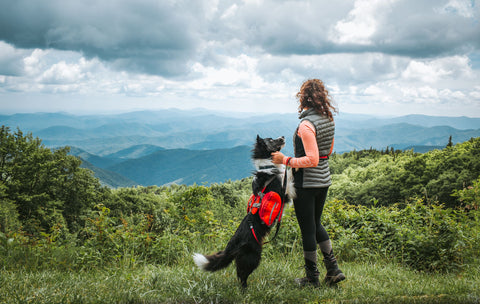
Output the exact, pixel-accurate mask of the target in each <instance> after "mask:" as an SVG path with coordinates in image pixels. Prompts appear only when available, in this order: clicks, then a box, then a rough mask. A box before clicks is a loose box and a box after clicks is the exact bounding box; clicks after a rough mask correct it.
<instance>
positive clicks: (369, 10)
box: [329, 0, 397, 45]
mask: <svg viewBox="0 0 480 304" xmlns="http://www.w3.org/2000/svg"><path fill="white" fill-rule="evenodd" d="M396 1H397V0H357V1H355V5H354V8H353V9H352V10H351V11H350V12H349V13H348V16H347V17H346V18H345V19H342V20H339V21H338V22H337V23H336V24H335V26H334V27H333V28H332V29H331V30H330V32H329V39H330V40H331V41H333V42H335V43H340V44H349V43H350V44H360V45H370V44H372V43H373V41H372V36H373V35H374V34H375V33H376V32H377V30H378V27H379V25H380V21H381V20H382V19H384V18H385V14H386V13H388V12H389V11H390V6H391V5H392V3H394V2H396Z"/></svg>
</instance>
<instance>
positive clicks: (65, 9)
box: [0, 0, 203, 75]
mask: <svg viewBox="0 0 480 304" xmlns="http://www.w3.org/2000/svg"><path fill="white" fill-rule="evenodd" d="M188 2H189V3H187V1H153V0H152V1H147V0H142V1H126V0H120V1H65V0H53V1H31V0H15V1H3V3H2V5H1V9H0V40H4V41H6V42H7V43H10V44H12V45H15V46H16V47H19V48H53V49H59V50H73V51H79V52H82V53H83V54H85V55H86V56H87V57H99V58H100V59H102V60H105V61H107V62H111V63H113V65H114V66H117V67H119V68H122V69H128V70H134V71H139V72H145V73H151V74H163V75H178V74H182V73H183V72H185V69H186V67H185V65H186V62H187V61H188V60H189V59H190V57H191V56H192V54H194V51H195V48H196V46H197V44H198V43H199V41H200V40H199V37H198V34H197V33H198V32H199V31H201V27H202V24H201V23H199V22H197V21H198V18H197V16H196V14H197V13H198V14H200V15H201V14H202V10H203V7H202V6H201V5H196V4H195V3H197V2H193V3H190V1H188ZM198 3H200V2H198Z"/></svg>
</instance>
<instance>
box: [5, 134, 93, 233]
mask: <svg viewBox="0 0 480 304" xmlns="http://www.w3.org/2000/svg"><path fill="white" fill-rule="evenodd" d="M68 151H69V148H68V147H65V148H61V149H57V150H54V151H52V150H50V149H48V148H46V147H45V146H44V145H43V144H42V143H41V140H40V139H38V138H33V136H32V134H31V133H29V134H27V135H24V134H23V133H22V131H20V130H17V131H16V132H14V133H12V132H10V128H8V127H5V126H2V127H1V128H0V185H1V187H3V189H4V190H3V197H2V198H1V199H2V204H5V202H8V201H10V202H13V203H14V204H15V206H16V211H17V213H18V219H19V220H20V222H21V223H22V226H23V228H24V230H25V231H26V232H27V233H30V234H32V235H36V234H38V232H39V231H49V230H50V228H51V227H53V225H56V224H60V225H62V226H68V227H69V228H70V229H75V227H77V226H78V224H79V221H81V215H82V213H84V212H85V210H86V209H88V208H89V207H91V206H93V204H94V203H95V199H96V196H97V194H98V191H99V190H100V183H99V181H98V180H97V179H95V178H94V177H93V173H92V172H91V171H90V170H87V169H82V168H80V164H81V161H80V160H79V159H78V158H76V157H74V156H71V155H68Z"/></svg>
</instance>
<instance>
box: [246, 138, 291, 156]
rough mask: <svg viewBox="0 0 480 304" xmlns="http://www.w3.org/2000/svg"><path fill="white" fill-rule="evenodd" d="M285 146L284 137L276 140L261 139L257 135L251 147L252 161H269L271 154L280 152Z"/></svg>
mask: <svg viewBox="0 0 480 304" xmlns="http://www.w3.org/2000/svg"><path fill="white" fill-rule="evenodd" d="M284 146H285V137H283V136H281V137H279V138H277V139H273V138H268V137H267V138H261V137H260V136H259V135H257V141H256V142H255V145H254V147H253V159H269V158H271V157H272V153H273V152H277V151H280V150H281V149H282V148H283V147H284Z"/></svg>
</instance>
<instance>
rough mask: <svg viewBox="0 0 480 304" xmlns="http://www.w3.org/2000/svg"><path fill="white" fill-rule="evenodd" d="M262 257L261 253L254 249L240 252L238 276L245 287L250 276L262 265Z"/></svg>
mask: <svg viewBox="0 0 480 304" xmlns="http://www.w3.org/2000/svg"><path fill="white" fill-rule="evenodd" d="M260 258H261V255H260V254H259V253H257V252H254V251H250V252H247V253H244V254H239V255H238V256H237V257H236V259H235V264H236V265H237V277H238V279H239V280H240V283H241V284H242V287H243V288H247V279H248V276H249V275H250V274H251V273H252V272H253V271H254V270H255V269H256V268H257V267H258V265H260Z"/></svg>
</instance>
